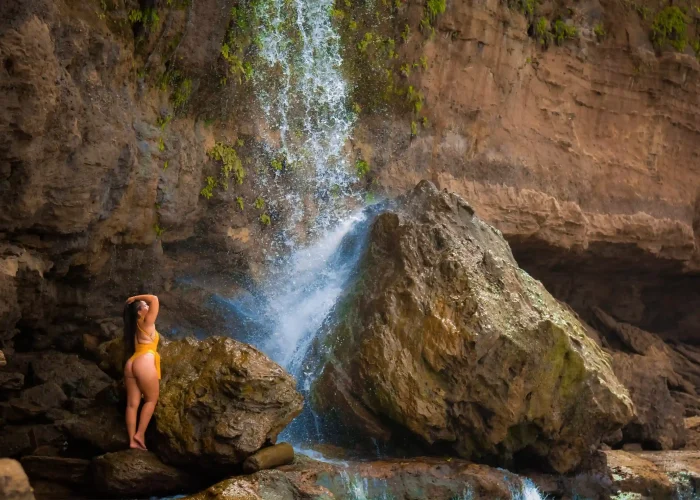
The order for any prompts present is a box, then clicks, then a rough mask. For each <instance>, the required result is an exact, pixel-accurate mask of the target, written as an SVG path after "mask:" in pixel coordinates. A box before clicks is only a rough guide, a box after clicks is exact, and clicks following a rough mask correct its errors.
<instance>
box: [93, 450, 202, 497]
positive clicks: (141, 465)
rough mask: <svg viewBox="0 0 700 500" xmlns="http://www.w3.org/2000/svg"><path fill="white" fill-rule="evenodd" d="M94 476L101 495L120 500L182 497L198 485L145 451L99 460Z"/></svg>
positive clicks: (127, 452) (113, 454)
mask: <svg viewBox="0 0 700 500" xmlns="http://www.w3.org/2000/svg"><path fill="white" fill-rule="evenodd" d="M90 472H91V475H92V479H93V481H94V486H95V489H96V490H97V492H99V493H100V494H101V495H105V496H111V497H117V498H119V497H133V496H138V497H149V496H153V495H169V494H172V493H181V492H183V491H187V490H188V489H189V488H191V487H192V485H193V484H195V483H193V479H192V477H191V476H190V475H189V474H187V473H186V472H183V471H181V470H178V469H176V468H175V467H172V466H170V465H165V464H164V463H163V462H161V461H160V460H158V457H156V456H155V455H154V454H153V453H151V452H148V451H143V450H125V451H118V452H115V453H107V454H106V455H102V456H100V457H97V458H95V459H94V460H93V461H92V464H91V467H90Z"/></svg>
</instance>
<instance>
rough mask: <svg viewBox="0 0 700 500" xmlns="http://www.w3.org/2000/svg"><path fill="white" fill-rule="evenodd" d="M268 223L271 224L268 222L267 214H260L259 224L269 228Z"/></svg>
mask: <svg viewBox="0 0 700 500" xmlns="http://www.w3.org/2000/svg"><path fill="white" fill-rule="evenodd" d="M270 222H271V220H270V216H269V215H267V214H260V223H261V224H263V225H265V226H269V225H270Z"/></svg>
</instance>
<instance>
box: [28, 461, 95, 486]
mask: <svg viewBox="0 0 700 500" xmlns="http://www.w3.org/2000/svg"><path fill="white" fill-rule="evenodd" d="M21 462H22V467H24V470H25V471H26V472H27V475H28V476H29V478H30V479H31V480H32V481H35V480H37V479H42V480H47V481H53V482H58V483H66V484H73V485H84V484H85V483H86V482H87V480H88V467H89V466H90V461H89V460H83V459H80V458H63V457H46V456H35V455H30V456H27V457H23V458H22V460H21Z"/></svg>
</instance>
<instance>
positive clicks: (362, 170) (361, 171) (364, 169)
mask: <svg viewBox="0 0 700 500" xmlns="http://www.w3.org/2000/svg"><path fill="white" fill-rule="evenodd" d="M355 172H356V173H357V176H358V177H359V178H362V177H364V176H365V175H367V174H368V173H369V163H367V162H366V161H365V160H363V159H359V160H357V161H356V162H355Z"/></svg>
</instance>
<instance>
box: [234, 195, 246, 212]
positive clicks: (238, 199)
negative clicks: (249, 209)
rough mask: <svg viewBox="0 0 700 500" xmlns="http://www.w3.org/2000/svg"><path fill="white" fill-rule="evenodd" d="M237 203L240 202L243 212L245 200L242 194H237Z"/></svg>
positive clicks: (239, 206) (239, 205)
mask: <svg viewBox="0 0 700 500" xmlns="http://www.w3.org/2000/svg"><path fill="white" fill-rule="evenodd" d="M236 203H238V208H240V209H241V212H242V211H243V209H244V208H245V204H244V202H243V197H241V196H236Z"/></svg>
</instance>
